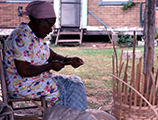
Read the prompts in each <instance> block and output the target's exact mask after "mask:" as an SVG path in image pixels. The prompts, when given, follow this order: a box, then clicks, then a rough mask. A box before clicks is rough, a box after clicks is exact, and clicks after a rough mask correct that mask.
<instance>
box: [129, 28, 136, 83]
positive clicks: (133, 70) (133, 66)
mask: <svg viewBox="0 0 158 120" xmlns="http://www.w3.org/2000/svg"><path fill="white" fill-rule="evenodd" d="M135 34H136V33H135V31H134V35H133V59H132V72H131V81H130V85H132V84H133V82H134V78H135V45H136V42H135V41H136V40H135V37H136V35H135Z"/></svg>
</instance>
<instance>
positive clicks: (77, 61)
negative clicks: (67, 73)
mask: <svg viewBox="0 0 158 120" xmlns="http://www.w3.org/2000/svg"><path fill="white" fill-rule="evenodd" d="M70 63H71V65H72V67H74V68H78V67H79V66H81V65H83V64H84V62H83V60H82V59H80V58H78V57H73V58H71V61H70Z"/></svg>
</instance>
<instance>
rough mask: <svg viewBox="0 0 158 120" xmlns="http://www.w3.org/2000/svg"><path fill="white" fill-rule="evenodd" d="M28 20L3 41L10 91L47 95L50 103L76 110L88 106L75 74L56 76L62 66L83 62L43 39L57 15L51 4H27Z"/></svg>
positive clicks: (16, 95)
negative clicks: (56, 48) (68, 55)
mask: <svg viewBox="0 0 158 120" xmlns="http://www.w3.org/2000/svg"><path fill="white" fill-rule="evenodd" d="M26 12H27V15H28V16H29V18H30V22H29V23H24V22H22V23H21V24H20V25H19V27H17V28H16V29H15V30H14V31H13V32H12V33H11V35H10V36H9V37H8V38H7V40H6V44H5V49H4V50H5V55H4V66H5V69H6V80H7V86H8V90H9V93H10V95H11V96H12V97H14V98H39V97H41V96H42V95H44V96H46V100H47V101H48V102H49V103H51V104H52V105H55V104H60V105H65V106H69V107H72V108H75V109H78V110H86V109H87V108H88V105H87V99H86V94H85V89H84V86H83V84H82V82H81V79H80V78H79V77H76V76H64V75H55V74H53V73H51V72H49V71H50V70H54V71H60V70H61V69H62V68H64V66H65V65H71V66H72V67H74V68H77V67H79V66H80V65H82V64H83V61H82V59H80V58H78V57H72V58H70V57H68V58H66V57H63V56H62V55H59V54H57V53H55V52H54V51H53V50H52V49H51V48H49V46H48V45H47V44H46V43H45V42H44V38H45V37H46V36H47V34H49V33H50V32H51V31H52V26H53V25H54V24H55V21H56V16H55V13H54V8H53V5H52V4H51V3H49V2H46V1H34V2H31V3H29V4H28V6H27V7H26Z"/></svg>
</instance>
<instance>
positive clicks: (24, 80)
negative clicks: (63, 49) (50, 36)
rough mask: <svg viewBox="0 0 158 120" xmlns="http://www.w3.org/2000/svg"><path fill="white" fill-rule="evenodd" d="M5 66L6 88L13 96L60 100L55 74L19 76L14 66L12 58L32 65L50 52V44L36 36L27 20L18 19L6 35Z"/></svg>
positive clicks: (36, 63)
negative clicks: (23, 21) (19, 20)
mask: <svg viewBox="0 0 158 120" xmlns="http://www.w3.org/2000/svg"><path fill="white" fill-rule="evenodd" d="M37 40H38V41H37ZM4 50H5V52H4V53H5V54H4V67H5V71H6V80H7V86H8V91H9V93H10V95H11V96H12V97H14V98H24V97H27V98H38V97H40V96H42V95H45V96H46V100H47V101H49V102H50V103H51V104H55V103H56V102H57V101H58V100H59V95H60V94H59V87H58V85H57V84H56V82H55V81H54V80H53V79H52V76H54V74H52V73H50V72H43V73H42V74H40V75H37V76H34V77H21V76H20V75H19V74H18V71H17V69H16V66H15V63H14V59H16V60H21V61H27V62H30V63H31V64H34V65H43V64H46V63H47V59H48V58H49V56H50V53H49V52H50V51H49V47H48V46H47V44H46V43H45V42H44V40H43V39H38V38H37V37H36V36H35V34H34V33H33V32H32V30H31V29H30V27H29V26H28V24H27V23H21V24H20V25H19V27H17V28H16V29H15V30H14V31H13V32H12V33H11V35H10V36H9V37H8V38H7V40H6V44H5V49H4Z"/></svg>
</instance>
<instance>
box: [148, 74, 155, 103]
mask: <svg viewBox="0 0 158 120" xmlns="http://www.w3.org/2000/svg"><path fill="white" fill-rule="evenodd" d="M150 76H151V89H150V91H149V102H150V103H151V101H152V97H153V91H154V83H155V81H154V77H153V74H152V72H150Z"/></svg>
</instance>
